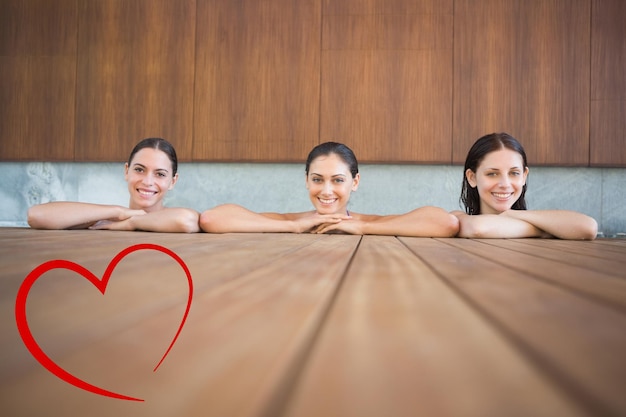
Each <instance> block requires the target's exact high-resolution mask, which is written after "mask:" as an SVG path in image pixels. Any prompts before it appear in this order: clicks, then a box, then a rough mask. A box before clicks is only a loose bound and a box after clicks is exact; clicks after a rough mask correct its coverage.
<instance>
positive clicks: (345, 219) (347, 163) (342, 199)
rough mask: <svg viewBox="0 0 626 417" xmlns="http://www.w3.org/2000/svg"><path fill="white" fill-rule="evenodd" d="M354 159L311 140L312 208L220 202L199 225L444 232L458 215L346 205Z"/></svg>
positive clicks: (210, 228)
mask: <svg viewBox="0 0 626 417" xmlns="http://www.w3.org/2000/svg"><path fill="white" fill-rule="evenodd" d="M359 182H360V174H359V168H358V163H357V159H356V157H355V155H354V153H353V152H352V150H351V149H350V148H348V147H347V146H346V145H344V144H341V143H336V142H326V143H322V144H321V145H318V146H316V147H315V148H313V150H312V151H311V152H310V153H309V156H308V158H307V161H306V167H305V183H306V188H307V190H308V191H309V199H310V200H311V203H312V204H313V207H314V210H312V211H306V212H301V213H255V212H252V211H250V210H248V209H246V208H244V207H241V206H238V205H235V204H224V205H220V206H217V207H214V208H212V209H210V210H207V211H205V212H204V213H202V215H201V216H200V226H201V228H202V230H204V231H206V232H211V233H227V232H292V233H329V232H331V233H332V232H334V233H337V232H339V233H349V234H360V235H395V236H424V237H435V236H437V237H450V236H454V235H455V234H456V233H457V231H458V220H457V219H456V217H455V216H453V215H451V214H449V213H446V212H445V211H444V210H443V209H440V208H438V207H420V208H417V209H415V210H413V211H410V212H408V213H405V214H398V215H388V216H379V215H375V214H360V213H355V212H350V211H348V202H349V201H350V194H351V193H352V192H353V191H356V190H357V188H358V187H359Z"/></svg>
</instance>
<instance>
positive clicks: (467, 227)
mask: <svg viewBox="0 0 626 417" xmlns="http://www.w3.org/2000/svg"><path fill="white" fill-rule="evenodd" d="M454 214H455V215H456V216H457V217H458V219H459V226H460V227H459V234H458V236H459V237H469V238H503V239H504V238H524V237H557V238H559V239H594V238H595V237H596V233H597V227H598V226H597V223H596V221H595V220H594V219H592V218H591V217H589V216H586V215H584V214H580V213H576V212H573V211H566V210H507V211H505V212H502V213H500V214H480V215H475V216H470V215H467V214H465V213H462V212H454Z"/></svg>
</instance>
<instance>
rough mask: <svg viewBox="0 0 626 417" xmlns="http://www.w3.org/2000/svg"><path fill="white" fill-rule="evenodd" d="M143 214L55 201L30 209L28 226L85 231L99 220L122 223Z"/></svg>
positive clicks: (112, 206)
mask: <svg viewBox="0 0 626 417" xmlns="http://www.w3.org/2000/svg"><path fill="white" fill-rule="evenodd" d="M143 214H145V212H144V211H143V210H131V209H129V208H126V207H122V206H115V205H104V204H90V203H77V202H70V201H55V202H52V203H45V204H39V205H36V206H33V207H30V208H29V209H28V224H29V226H30V227H32V228H33V229H55V230H62V229H86V228H88V227H90V226H92V225H93V224H95V223H96V222H98V221H100V220H110V221H122V220H126V219H128V218H130V217H132V216H137V215H143Z"/></svg>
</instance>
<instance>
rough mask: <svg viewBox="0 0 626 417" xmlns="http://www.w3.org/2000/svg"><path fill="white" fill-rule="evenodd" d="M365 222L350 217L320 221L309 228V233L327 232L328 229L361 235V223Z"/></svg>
mask: <svg viewBox="0 0 626 417" xmlns="http://www.w3.org/2000/svg"><path fill="white" fill-rule="evenodd" d="M364 223H365V222H363V221H361V220H355V219H352V218H349V217H348V218H344V219H341V220H339V221H338V222H333V223H322V224H320V225H318V226H316V227H314V228H313V229H312V230H311V233H328V232H330V231H333V230H334V231H338V232H344V233H349V234H351V235H362V234H363V225H364Z"/></svg>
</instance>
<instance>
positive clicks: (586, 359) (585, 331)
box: [402, 238, 626, 416]
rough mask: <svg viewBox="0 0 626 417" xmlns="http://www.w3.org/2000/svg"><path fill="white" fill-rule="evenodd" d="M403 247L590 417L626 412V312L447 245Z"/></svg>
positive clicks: (410, 241)
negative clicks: (492, 325)
mask: <svg viewBox="0 0 626 417" xmlns="http://www.w3.org/2000/svg"><path fill="white" fill-rule="evenodd" d="M402 241H403V242H405V243H406V244H407V245H408V246H409V247H410V248H411V250H412V251H413V252H414V253H415V254H417V255H418V256H419V257H420V258H422V259H424V260H425V262H427V263H428V265H429V266H430V267H431V268H432V269H433V270H434V271H435V272H436V273H437V274H439V275H440V276H441V277H442V278H444V279H445V281H446V282H447V283H448V284H449V285H450V286H451V287H452V288H454V289H455V290H456V291H458V292H459V293H460V294H462V295H463V297H465V299H466V300H467V301H468V302H469V303H471V304H472V305H473V306H474V307H475V308H476V309H478V310H479V311H481V312H482V313H483V314H484V315H485V316H486V318H487V320H489V321H491V322H492V323H494V325H496V326H497V327H498V328H499V329H500V330H501V331H502V332H503V334H505V335H507V336H508V337H509V338H510V340H511V341H513V342H514V343H516V344H517V345H518V346H519V349H520V351H523V352H526V353H527V354H528V355H529V356H530V357H532V358H533V360H535V361H536V363H537V365H538V366H539V367H541V368H542V369H544V370H545V372H546V373H547V374H549V375H551V376H552V378H553V379H554V381H556V382H558V383H559V384H561V386H562V387H563V389H565V390H566V391H568V392H569V393H570V394H571V396H572V397H574V398H576V399H577V400H578V401H580V402H581V404H583V405H584V406H585V407H587V409H588V410H589V412H590V414H592V415H607V416H609V415H611V416H612V415H615V416H617V415H623V414H624V412H625V411H626V398H625V397H624V396H623V392H624V387H626V362H625V361H624V351H626V316H625V315H624V314H623V313H619V312H617V310H615V309H611V308H608V307H604V306H602V305H599V304H598V303H595V302H592V301H590V300H589V299H587V298H585V297H581V296H579V295H576V294H575V293H573V292H571V291H567V290H564V289H561V288H558V287H555V286H554V285H551V284H547V283H545V282H541V281H538V280H536V279H533V278H532V277H529V276H528V275H526V274H524V273H521V272H518V271H513V270H511V269H510V268H508V267H505V266H502V265H500V264H498V263H496V262H494V261H490V260H487V259H484V258H481V257H479V256H476V255H474V254H471V253H468V252H464V251H460V250H459V249H458V248H455V247H454V246H451V245H448V244H446V243H444V242H442V241H435V240H416V239H406V238H403V239H402Z"/></svg>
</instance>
